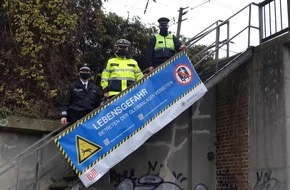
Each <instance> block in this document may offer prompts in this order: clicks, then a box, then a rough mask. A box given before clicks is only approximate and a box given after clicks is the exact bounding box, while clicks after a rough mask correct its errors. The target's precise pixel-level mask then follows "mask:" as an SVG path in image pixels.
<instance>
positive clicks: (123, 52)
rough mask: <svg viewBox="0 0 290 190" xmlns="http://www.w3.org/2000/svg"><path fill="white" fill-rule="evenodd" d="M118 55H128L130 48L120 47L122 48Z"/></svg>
mask: <svg viewBox="0 0 290 190" xmlns="http://www.w3.org/2000/svg"><path fill="white" fill-rule="evenodd" d="M117 55H118V56H127V55H128V50H125V49H120V50H118V52H117Z"/></svg>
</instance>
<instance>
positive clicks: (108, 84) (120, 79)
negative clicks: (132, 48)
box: [101, 56, 143, 96]
mask: <svg viewBox="0 0 290 190" xmlns="http://www.w3.org/2000/svg"><path fill="white" fill-rule="evenodd" d="M142 77H143V73H142V72H141V70H140V68H139V66H138V63H137V62H136V61H135V60H134V59H128V58H121V57H118V56H115V57H114V58H111V59H109V60H108V63H107V66H106V68H105V69H104V71H103V72H102V80H101V86H102V88H103V90H104V91H105V92H108V93H109V96H114V95H117V94H119V93H120V92H121V91H123V90H125V89H126V88H127V87H129V86H130V85H132V84H133V83H134V82H136V81H137V80H139V79H141V78H142Z"/></svg>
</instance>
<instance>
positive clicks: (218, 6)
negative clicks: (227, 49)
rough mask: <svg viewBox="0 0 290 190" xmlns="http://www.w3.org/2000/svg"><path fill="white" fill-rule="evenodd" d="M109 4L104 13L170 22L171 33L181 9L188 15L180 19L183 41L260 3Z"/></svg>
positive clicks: (167, 0) (176, 0)
mask: <svg viewBox="0 0 290 190" xmlns="http://www.w3.org/2000/svg"><path fill="white" fill-rule="evenodd" d="M147 1H148V0H108V2H105V3H104V10H105V12H115V13H116V14H118V15H119V16H122V17H124V18H127V17H128V16H129V18H132V17H133V16H139V17H140V19H141V21H142V22H143V23H144V24H146V23H148V24H150V23H151V24H152V23H153V24H157V19H158V18H160V17H163V16H164V17H168V18H169V19H171V22H170V28H169V30H170V31H171V32H173V33H176V31H177V20H178V10H179V8H180V7H182V8H186V7H188V8H187V9H184V11H188V12H187V13H186V14H185V15H183V17H182V19H186V20H184V21H183V22H182V25H181V31H180V33H181V34H182V35H185V36H186V37H193V36H194V35H195V34H197V33H198V32H200V31H201V30H203V29H204V28H206V27H207V26H209V25H210V24H212V23H214V22H216V21H217V20H226V19H227V18H229V17H230V16H232V15H233V14H235V13H236V12H237V11H239V10H241V9H242V8H244V7H245V6H247V5H249V4H250V3H252V2H255V3H259V2H262V1H260V0H210V1H208V0H155V1H156V2H154V0H149V3H148V7H147V9H146V12H145V14H144V11H145V7H146V3H147Z"/></svg>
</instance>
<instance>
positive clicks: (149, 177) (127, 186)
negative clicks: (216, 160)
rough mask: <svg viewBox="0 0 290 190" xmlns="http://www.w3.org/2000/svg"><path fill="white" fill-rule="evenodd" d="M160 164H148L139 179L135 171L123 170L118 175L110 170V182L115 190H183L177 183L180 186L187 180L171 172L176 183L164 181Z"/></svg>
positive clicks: (181, 175)
mask: <svg viewBox="0 0 290 190" xmlns="http://www.w3.org/2000/svg"><path fill="white" fill-rule="evenodd" d="M162 167H163V165H162V164H158V162H157V161H155V162H154V163H152V162H151V161H149V162H148V168H147V171H146V172H145V174H144V175H143V176H141V177H137V176H136V175H135V170H134V169H131V170H129V171H128V170H125V171H123V172H122V173H118V172H117V171H116V170H114V169H111V170H110V182H111V183H112V184H113V186H114V187H116V188H115V189H116V190H137V189H142V190H157V189H158V190H168V189H172V190H183V189H182V188H181V187H180V186H179V185H178V184H177V183H179V184H181V183H183V182H185V181H186V180H187V178H186V177H184V176H183V174H182V173H177V172H175V171H173V172H172V175H173V176H174V178H175V179H176V181H177V183H174V182H169V181H165V180H164V179H162V178H161V177H160V175H159V174H160V170H161V168H162Z"/></svg>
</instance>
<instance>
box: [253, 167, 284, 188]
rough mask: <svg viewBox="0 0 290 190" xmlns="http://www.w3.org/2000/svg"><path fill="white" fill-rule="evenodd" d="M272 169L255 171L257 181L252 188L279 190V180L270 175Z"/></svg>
mask: <svg viewBox="0 0 290 190" xmlns="http://www.w3.org/2000/svg"><path fill="white" fill-rule="evenodd" d="M271 173H272V171H270V170H267V171H258V172H256V177H257V182H256V184H255V186H254V189H253V190H279V189H280V181H279V180H278V179H276V178H274V177H272V176H271Z"/></svg>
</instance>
